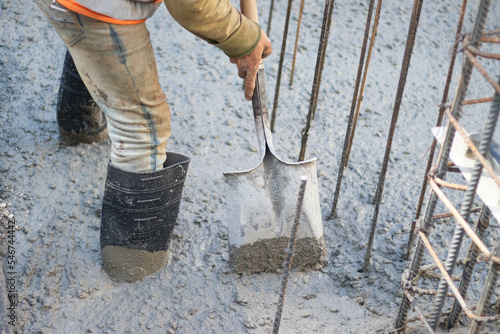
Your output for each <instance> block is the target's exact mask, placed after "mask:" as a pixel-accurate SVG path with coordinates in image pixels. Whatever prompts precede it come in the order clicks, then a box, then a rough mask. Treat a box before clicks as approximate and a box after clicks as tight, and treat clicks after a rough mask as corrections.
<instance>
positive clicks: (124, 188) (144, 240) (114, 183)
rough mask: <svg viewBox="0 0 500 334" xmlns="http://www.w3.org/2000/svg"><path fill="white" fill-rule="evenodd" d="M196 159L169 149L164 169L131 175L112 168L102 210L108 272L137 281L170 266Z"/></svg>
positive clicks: (117, 278) (120, 279) (122, 279)
mask: <svg viewBox="0 0 500 334" xmlns="http://www.w3.org/2000/svg"><path fill="white" fill-rule="evenodd" d="M189 161H190V159H189V158H188V157H186V156H184V155H181V154H177V153H172V152H167V161H166V162H165V164H164V165H163V166H164V168H163V169H162V170H159V171H154V172H149V173H131V172H126V171H123V170H120V169H118V168H116V167H114V166H113V165H111V164H109V166H108V176H107V179H106V187H105V191H104V198H103V205H102V214H101V252H102V263H103V266H104V270H105V271H106V273H107V274H108V276H109V277H110V278H111V279H112V280H113V281H115V282H127V283H131V282H135V281H138V280H141V279H143V278H144V277H146V276H149V275H151V274H153V273H155V272H157V271H158V270H160V269H161V268H163V266H165V263H166V262H167V250H168V246H169V243H170V238H171V235H172V231H173V229H174V226H175V222H176V220H177V215H178V214H179V206H180V203H181V196H182V188H183V187H184V180H185V179H186V173H187V169H188V166H189Z"/></svg>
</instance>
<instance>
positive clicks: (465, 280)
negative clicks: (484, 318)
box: [446, 205, 491, 329]
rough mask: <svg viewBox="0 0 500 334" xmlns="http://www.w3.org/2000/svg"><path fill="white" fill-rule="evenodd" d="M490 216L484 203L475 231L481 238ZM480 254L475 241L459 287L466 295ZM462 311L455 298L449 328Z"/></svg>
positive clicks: (468, 255)
mask: <svg viewBox="0 0 500 334" xmlns="http://www.w3.org/2000/svg"><path fill="white" fill-rule="evenodd" d="M490 216H491V212H490V210H489V209H488V208H487V207H486V206H485V205H483V210H482V211H481V215H480V217H479V220H478V222H477V226H476V231H475V232H476V235H477V236H478V237H479V238H480V239H481V240H482V239H483V238H484V233H485V232H486V229H487V228H488V226H489V224H490ZM478 255H479V249H478V248H477V246H476V244H475V243H471V245H470V247H469V252H468V253H467V259H466V262H465V266H464V270H463V272H462V278H461V279H460V285H459V287H458V291H459V292H460V294H461V295H462V296H464V297H465V296H466V295H467V290H468V289H469V285H470V281H471V278H472V273H473V272H474V267H475V266H476V263H477V258H478ZM461 311H462V307H461V306H460V304H459V303H458V302H457V301H456V300H455V301H454V302H453V307H452V309H451V312H450V317H449V318H448V324H447V325H446V327H447V328H449V329H451V328H453V327H455V325H456V323H457V321H458V317H459V315H460V312H461Z"/></svg>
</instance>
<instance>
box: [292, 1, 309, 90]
mask: <svg viewBox="0 0 500 334" xmlns="http://www.w3.org/2000/svg"><path fill="white" fill-rule="evenodd" d="M304 3H305V0H300V9H299V17H298V19H297V32H296V34H295V46H294V48H293V58H292V69H291V70H290V86H292V84H293V74H294V73H295V61H296V59H297V50H298V49H299V35H300V26H301V25H302V15H303V14H304Z"/></svg>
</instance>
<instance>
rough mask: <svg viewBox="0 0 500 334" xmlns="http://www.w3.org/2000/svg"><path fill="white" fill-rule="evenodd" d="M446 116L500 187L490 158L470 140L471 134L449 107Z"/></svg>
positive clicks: (499, 180)
mask: <svg viewBox="0 0 500 334" xmlns="http://www.w3.org/2000/svg"><path fill="white" fill-rule="evenodd" d="M497 103H498V102H497ZM446 116H448V118H449V121H450V123H451V124H453V126H454V127H455V130H457V132H458V133H459V134H460V135H461V136H462V139H463V140H464V141H465V143H466V144H467V146H468V147H469V149H470V151H471V152H472V153H473V154H474V156H475V157H476V158H477V160H479V162H481V164H482V165H483V167H484V169H486V171H487V172H488V173H489V174H490V176H491V178H492V179H493V181H495V183H496V184H497V186H499V187H500V178H498V176H497V175H496V173H495V171H494V170H493V166H492V165H491V163H490V162H489V161H488V160H486V158H485V155H483V154H481V152H479V150H478V148H477V146H476V145H475V144H474V142H473V141H472V140H470V138H469V136H467V133H466V132H465V130H464V129H463V128H462V127H461V126H460V124H459V123H458V120H457V119H456V118H455V117H454V116H453V114H452V113H451V112H450V111H449V109H446Z"/></svg>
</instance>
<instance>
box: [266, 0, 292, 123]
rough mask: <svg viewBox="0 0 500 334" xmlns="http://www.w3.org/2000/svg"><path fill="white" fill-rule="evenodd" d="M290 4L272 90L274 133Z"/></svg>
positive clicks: (290, 10) (289, 0) (288, 9)
mask: <svg viewBox="0 0 500 334" xmlns="http://www.w3.org/2000/svg"><path fill="white" fill-rule="evenodd" d="M292 3H293V0H288V6H287V8H286V17H285V27H284V28H283V40H282V42H281V53H280V61H279V66H278V75H277V77H276V88H275V90H274V103H273V111H272V113H271V132H274V123H275V122H276V111H277V110H278V101H279V96H280V86H281V74H282V72H283V62H284V61H285V51H286V41H287V39H288V27H289V26H290V15H291V12H292Z"/></svg>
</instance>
